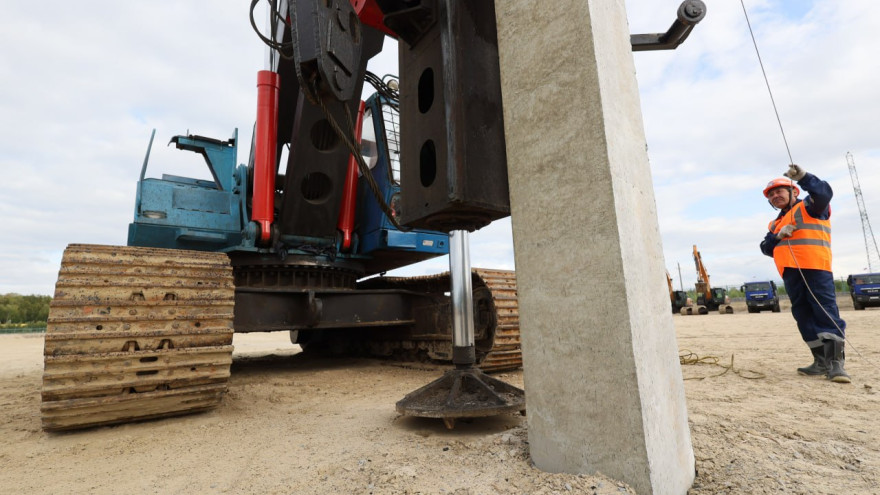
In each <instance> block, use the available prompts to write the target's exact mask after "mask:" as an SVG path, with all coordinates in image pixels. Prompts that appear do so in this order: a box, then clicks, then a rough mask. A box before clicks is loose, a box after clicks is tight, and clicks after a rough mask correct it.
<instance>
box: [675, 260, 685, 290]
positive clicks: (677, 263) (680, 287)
mask: <svg viewBox="0 0 880 495" xmlns="http://www.w3.org/2000/svg"><path fill="white" fill-rule="evenodd" d="M675 264H676V265H678V290H684V282H682V281H681V263H679V262H677V261H676V262H675Z"/></svg>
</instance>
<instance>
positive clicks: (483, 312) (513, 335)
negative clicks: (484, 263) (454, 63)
mask: <svg viewBox="0 0 880 495" xmlns="http://www.w3.org/2000/svg"><path fill="white" fill-rule="evenodd" d="M471 272H472V274H473V280H472V282H473V292H474V306H475V307H474V320H475V321H474V337H475V345H476V351H477V352H476V354H477V356H476V357H477V365H478V367H479V368H480V369H481V370H483V371H486V372H500V371H506V370H514V369H517V368H520V367H521V366H522V350H521V349H520V338H519V336H520V333H519V303H518V300H517V297H516V274H515V273H514V272H513V271H510V270H489V269H483V268H475V269H473V270H471ZM449 284H450V281H449V274H448V273H441V274H438V275H428V276H419V277H406V278H398V277H382V278H375V279H370V280H367V281H365V282H362V283H360V284H359V285H358V288H359V289H380V288H383V289H397V290H409V291H413V292H417V293H424V294H433V295H434V296H436V298H437V299H442V300H443V302H438V303H435V304H433V305H430V306H425V307H424V308H422V309H423V311H422V312H421V313H420V312H419V311H418V310H416V311H415V313H416V314H415V316H416V320H417V321H418V322H420V323H421V325H420V326H419V328H418V329H417V330H416V332H415V333H413V334H409V335H407V336H406V337H405V338H403V337H397V338H395V337H394V336H393V335H377V336H376V338H375V340H374V341H372V342H371V343H370V344H371V348H372V349H373V352H374V353H376V354H379V355H385V356H387V355H391V354H395V353H399V354H402V355H411V354H412V353H414V352H417V351H423V352H426V353H427V355H428V356H429V357H430V358H431V359H434V360H437V361H450V360H451V359H452V331H451V321H450V319H449V314H447V313H449V307H448V297H446V296H444V295H443V294H444V293H445V292H447V291H449Z"/></svg>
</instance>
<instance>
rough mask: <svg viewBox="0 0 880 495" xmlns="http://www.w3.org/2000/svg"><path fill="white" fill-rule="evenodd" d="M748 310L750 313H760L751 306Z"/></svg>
mask: <svg viewBox="0 0 880 495" xmlns="http://www.w3.org/2000/svg"><path fill="white" fill-rule="evenodd" d="M746 309H748V310H749V313H760V311H758V309H757V308H753V307H751V306H749V307H748V308H746Z"/></svg>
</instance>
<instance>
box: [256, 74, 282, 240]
mask: <svg viewBox="0 0 880 495" xmlns="http://www.w3.org/2000/svg"><path fill="white" fill-rule="evenodd" d="M280 88H281V79H280V78H279V77H278V74H277V73H275V72H272V71H270V70H261V71H259V72H258V73H257V126H256V130H255V132H254V190H253V205H252V213H251V220H253V221H254V222H256V223H257V226H258V227H259V232H258V238H257V243H258V244H268V243H269V240H270V239H271V237H272V222H273V221H274V220H275V173H276V171H277V169H276V164H275V161H276V154H277V150H278V141H277V140H278V93H279V91H280Z"/></svg>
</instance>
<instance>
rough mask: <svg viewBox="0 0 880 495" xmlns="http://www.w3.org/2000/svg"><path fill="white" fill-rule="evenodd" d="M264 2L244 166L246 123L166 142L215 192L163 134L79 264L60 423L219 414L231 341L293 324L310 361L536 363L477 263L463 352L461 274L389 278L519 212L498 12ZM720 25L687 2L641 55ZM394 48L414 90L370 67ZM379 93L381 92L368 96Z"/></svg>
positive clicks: (47, 368) (478, 6)
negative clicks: (177, 163)
mask: <svg viewBox="0 0 880 495" xmlns="http://www.w3.org/2000/svg"><path fill="white" fill-rule="evenodd" d="M259 3H260V1H259V0H252V2H251V5H250V23H251V25H252V27H253V28H254V31H255V33H256V35H257V36H258V37H259V38H260V39H261V40H262V41H263V42H264V43H265V44H266V50H267V60H266V66H265V68H264V69H263V70H260V71H259V72H258V73H257V77H256V88H257V109H256V122H255V124H254V128H253V136H252V139H251V143H250V148H249V152H248V153H247V155H248V161H247V163H246V164H238V163H237V153H238V148H239V146H240V140H239V137H238V131H237V130H234V131H233V132H232V135H231V137H229V138H225V139H223V138H221V139H218V138H213V137H206V136H201V135H198V134H195V133H187V134H185V135H176V136H174V137H172V138H171V139H170V142H169V144H173V145H174V147H175V148H176V149H178V150H180V151H183V152H189V153H195V154H196V155H199V156H200V157H201V158H202V159H203V160H204V163H205V166H206V168H207V171H208V173H209V177H210V178H208V179H196V178H191V177H183V176H179V175H174V174H163V175H162V176H161V177H150V176H148V174H147V169H148V165H150V150H151V149H152V144H153V141H154V139H155V130H154V131H153V135H152V136H151V137H150V143H149V145H148V147H147V152H146V156H145V158H144V161H143V164H142V166H141V169H140V178H139V180H138V182H137V192H136V197H135V201H134V203H135V208H134V219H133V221H132V223H131V224H130V225H129V230H128V243H127V245H126V246H101V245H89V244H72V245H69V246H68V247H67V249H66V250H65V252H64V255H63V258H62V261H61V267H60V270H59V275H58V279H57V283H56V286H55V294H54V298H53V301H52V303H51V307H50V315H49V319H48V327H47V331H46V337H45V361H44V374H43V383H42V392H41V396H42V405H41V412H42V426H43V428H44V429H45V430H47V431H59V430H72V429H78V428H86V427H93V426H99V425H108V424H116V423H124V422H129V421H137V420H143V419H152V418H160V417H166V416H174V415H180V414H186V413H192V412H198V411H204V410H209V409H212V408H215V407H216V406H218V405H219V403H220V401H221V399H222V398H223V396H224V394H225V392H226V389H227V382H228V379H229V376H230V365H231V362H232V351H233V346H232V336H233V333H234V332H235V333H243V332H272V331H284V332H289V335H290V340H291V342H293V343H296V344H299V345H300V346H302V347H303V349H304V350H305V352H334V353H340V352H345V353H362V354H368V355H373V356H383V357H394V358H398V359H406V360H416V359H431V360H436V361H441V362H450V361H451V362H453V363H456V364H460V363H465V364H468V363H471V364H475V365H476V366H478V367H479V368H480V369H481V370H484V371H487V372H490V371H502V370H511V369H516V368H518V367H520V366H521V364H522V357H521V350H520V346H519V318H518V305H517V299H516V277H515V275H514V273H513V272H511V271H504V270H486V269H474V270H470V269H469V270H468V274H469V279H468V277H467V276H465V278H466V279H467V280H466V281H467V282H468V283H467V284H466V285H465V286H466V287H468V288H469V289H468V291H469V293H468V301H469V303H470V304H469V305H467V306H468V307H467V308H466V309H468V311H467V313H466V314H468V315H470V316H469V317H470V318H471V319H472V320H473V327H474V330H473V332H472V333H473V335H472V336H471V337H472V338H471V339H469V340H470V342H465V343H464V344H463V345H459V344H458V343H457V339H456V337H457V335H454V333H457V332H453V327H454V325H453V323H454V322H453V321H451V320H456V321H457V317H456V316H455V314H454V312H453V311H451V310H450V308H451V307H453V306H455V301H454V300H453V299H456V298H454V297H450V274H449V273H445V274H438V275H432V276H422V277H403V278H402V277H388V276H386V272H388V271H390V270H394V269H397V268H401V267H405V266H409V265H412V264H414V263H417V262H420V261H423V260H426V259H430V258H433V257H437V256H442V255H445V254H447V253H450V240H451V239H452V238H453V237H454V236H453V234H454V233H456V232H465V233H467V232H472V231H474V230H477V229H479V228H482V227H484V226H486V225H488V224H489V223H491V222H492V221H494V220H497V219H500V218H503V217H506V216H508V215H509V214H510V205H509V198H508V189H507V169H506V155H505V141H504V123H503V118H502V113H501V107H502V105H501V90H500V71H499V62H498V50H497V35H496V27H495V12H494V2H493V1H492V0H474V1H469V2H457V1H455V0H435V1H428V0H351V1H349V0H268V1H267V2H266V4H267V10H268V15H267V16H266V17H267V21H266V24H267V26H266V27H265V28H262V29H260V28H258V27H257V22H256V20H255V18H256V17H257V15H255V10H256V7H257V5H258V4H259ZM704 15H705V5H704V4H703V3H702V2H700V1H699V0H686V1H685V2H684V3H683V4H682V6H681V7H680V8H679V11H678V16H677V17H678V18H677V19H676V21H675V22H674V23H673V25H672V27H670V29H669V30H668V31H667V32H665V33H658V34H653V35H631V42H632V46H633V50H658V49H674V48H675V47H676V46H678V45H679V44H680V43H681V42H683V41H684V39H685V38H686V37H687V35H688V34H689V33H690V31H691V30H692V28H693V26H694V25H695V24H696V23H697V22H699V21H700V20H701V19H702V18H703V16H704ZM386 37H393V38H395V39H397V40H398V51H399V54H398V55H399V57H398V58H399V69H400V74H401V76H400V77H399V78H397V77H381V78H380V77H378V76H376V75H374V74H372V73H371V72H370V71H368V70H367V62H368V60H369V59H370V58H371V57H373V56H374V55H376V54H378V53H379V52H380V51H381V49H382V45H383V42H384V39H385V38H386ZM365 82H366V83H369V84H370V85H371V86H373V88H374V89H375V93H374V94H373V96H371V97H370V98H368V99H367V101H361V95H362V94H363V87H364V83H365ZM471 310H472V311H471ZM458 319H460V318H458ZM465 340H468V339H465Z"/></svg>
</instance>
